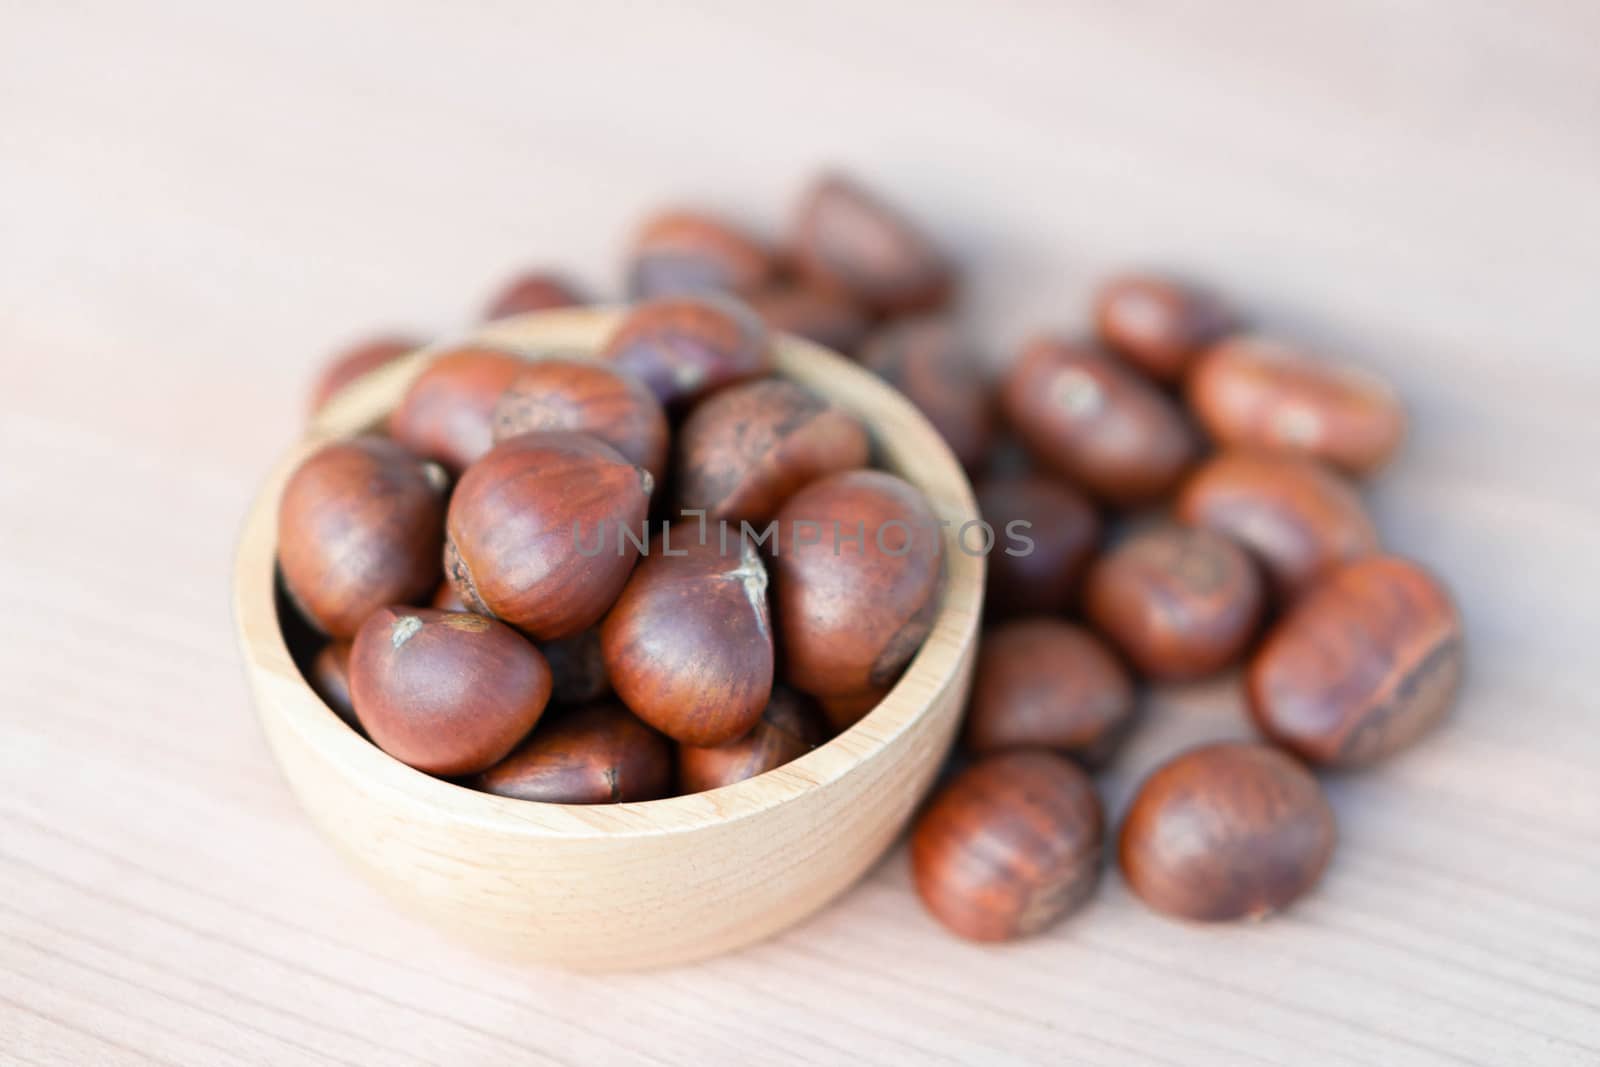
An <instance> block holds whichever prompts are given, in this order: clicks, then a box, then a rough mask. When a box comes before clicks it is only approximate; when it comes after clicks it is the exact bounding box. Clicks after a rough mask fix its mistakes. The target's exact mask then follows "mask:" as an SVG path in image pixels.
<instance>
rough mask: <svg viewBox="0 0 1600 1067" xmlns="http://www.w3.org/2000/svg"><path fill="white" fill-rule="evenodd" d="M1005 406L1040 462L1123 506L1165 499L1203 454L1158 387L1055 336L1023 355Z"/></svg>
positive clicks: (1006, 393) (1003, 397) (1006, 389)
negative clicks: (1191, 464)
mask: <svg viewBox="0 0 1600 1067" xmlns="http://www.w3.org/2000/svg"><path fill="white" fill-rule="evenodd" d="M1001 404H1002V407H1003V408H1004V410H1005V413H1006V417H1007V418H1008V419H1009V421H1010V423H1011V426H1012V428H1013V429H1015V430H1016V432H1017V435H1018V436H1019V437H1021V438H1022V442H1023V444H1024V445H1026V446H1027V448H1028V450H1029V451H1030V452H1032V453H1033V455H1034V457H1035V458H1036V459H1037V460H1038V461H1039V462H1040V463H1042V464H1043V465H1045V466H1046V467H1049V468H1051V469H1053V470H1055V471H1057V472H1058V473H1060V474H1063V475H1065V476H1066V477H1068V478H1070V479H1072V481H1073V482H1074V483H1075V484H1077V485H1080V486H1082V487H1083V488H1084V489H1087V490H1088V491H1089V492H1090V493H1093V494H1094V495H1095V496H1097V497H1101V498H1102V499H1104V500H1106V501H1108V502H1110V503H1112V504H1115V505H1118V506H1121V507H1131V506H1135V505H1139V504H1148V503H1150V502H1152V501H1154V500H1155V499H1157V498H1158V497H1160V496H1162V495H1163V494H1165V493H1166V492H1167V491H1168V490H1170V489H1171V488H1172V487H1173V486H1174V485H1176V484H1177V482H1178V479H1179V478H1181V477H1182V476H1183V473H1184V471H1185V470H1186V469H1187V468H1188V466H1189V464H1190V463H1192V462H1193V461H1194V458H1195V455H1196V453H1197V451H1198V445H1199V441H1198V438H1197V435H1196V433H1195V431H1194V429H1193V427H1191V426H1190V425H1189V421H1188V420H1187V419H1186V418H1185V417H1184V415H1183V413H1182V412H1181V411H1180V410H1179V409H1178V406H1177V405H1176V404H1174V403H1173V402H1172V401H1171V400H1170V399H1168V398H1167V396H1166V395H1165V394H1163V393H1162V392H1161V391H1160V390H1159V389H1157V388H1156V387H1155V386H1153V385H1151V384H1150V383H1149V382H1147V381H1146V380H1144V379H1143V378H1141V377H1140V376H1139V375H1137V374H1136V373H1134V372H1133V371H1131V370H1128V369H1127V368H1126V367H1124V366H1122V365H1121V364H1120V363H1118V362H1117V361H1116V360H1114V359H1111V358H1110V357H1108V356H1104V355H1101V354H1100V353H1098V352H1095V351H1093V350H1091V349H1088V348H1084V347H1082V346H1079V345H1074V344H1069V343H1067V342H1064V341H1057V340H1054V339H1052V338H1041V339H1039V340H1036V341H1034V342H1033V343H1032V344H1030V345H1028V347H1027V348H1026V349H1024V351H1023V353H1022V358H1021V359H1020V360H1018V361H1017V363H1016V365H1015V366H1014V367H1012V368H1011V372H1010V374H1009V375H1007V377H1006V380H1005V384H1004V387H1003V388H1002V390H1001Z"/></svg>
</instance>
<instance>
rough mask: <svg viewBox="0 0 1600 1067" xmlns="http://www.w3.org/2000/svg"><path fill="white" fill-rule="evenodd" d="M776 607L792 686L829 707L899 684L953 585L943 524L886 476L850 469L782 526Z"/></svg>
mask: <svg viewBox="0 0 1600 1067" xmlns="http://www.w3.org/2000/svg"><path fill="white" fill-rule="evenodd" d="M776 522H777V524H778V530H777V535H776V536H777V539H778V540H777V549H776V551H775V552H774V558H773V567H774V570H775V590H776V595H775V602H776V604H777V614H778V630H779V635H780V639H781V643H782V646H783V649H784V664H785V671H786V676H787V678H788V681H789V683H790V684H791V685H793V686H794V687H795V688H797V689H801V690H803V691H805V692H807V693H810V694H812V695H813V696H816V697H818V698H821V699H823V700H824V702H825V703H826V702H827V701H829V700H837V699H839V698H854V697H861V696H865V695H867V694H870V693H872V692H874V691H879V690H883V689H885V688H886V687H888V686H890V685H892V684H893V683H894V681H895V679H896V678H898V677H899V675H900V672H901V670H902V669H903V668H904V667H905V665H906V664H907V663H908V662H909V661H910V659H911V657H912V656H913V655H915V654H916V652H917V649H919V648H920V647H922V643H923V641H924V640H926V638H927V636H928V633H929V631H930V630H931V629H932V626H933V620H934V617H935V615H936V614H937V613H938V610H939V604H940V595H941V592H942V590H943V587H944V541H943V538H942V537H941V536H940V526H939V520H938V516H936V515H935V514H934V512H933V509H932V508H931V507H930V506H929V505H928V501H927V498H925V497H924V496H923V495H922V494H921V493H920V492H919V491H918V490H917V489H916V488H915V487H913V486H912V485H910V484H908V483H907V482H905V481H903V480H902V479H900V478H897V477H895V476H894V475H892V474H887V473H885V472H883V471H846V472H844V473H842V474H834V475H830V476H829V477H827V478H823V479H821V480H820V481H816V482H813V483H812V484H810V485H808V486H807V487H806V488H804V489H802V490H800V492H798V493H796V494H795V495H794V496H792V497H790V498H789V502H788V503H787V504H785V505H784V506H783V507H782V509H780V510H779V512H778V516H777V519H776Z"/></svg>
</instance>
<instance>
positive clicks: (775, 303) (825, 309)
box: [746, 281, 870, 356]
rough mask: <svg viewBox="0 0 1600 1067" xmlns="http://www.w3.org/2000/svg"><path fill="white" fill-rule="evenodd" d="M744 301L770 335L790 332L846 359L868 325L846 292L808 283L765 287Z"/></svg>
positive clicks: (864, 313) (856, 346) (863, 336)
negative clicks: (840, 354) (759, 317)
mask: <svg viewBox="0 0 1600 1067" xmlns="http://www.w3.org/2000/svg"><path fill="white" fill-rule="evenodd" d="M746 299H747V300H748V301H749V303H750V308H751V310H753V311H754V312H755V313H756V314H757V315H760V316H761V321H763V322H765V323H766V324H767V329H769V330H771V331H772V332H773V333H792V334H794V335H796V336H797V337H804V338H805V339H806V340H808V341H815V342H816V343H817V344H819V345H821V346H822V347H824V348H829V349H832V350H833V351H835V352H839V353H842V354H843V355H846V356H853V355H855V353H856V350H857V349H858V348H860V347H861V342H862V340H863V339H865V337H866V336H867V328H868V326H869V325H870V323H869V322H868V320H867V315H866V312H864V311H862V310H861V306H860V305H859V304H857V303H856V302H855V301H854V300H852V299H851V298H850V295H849V294H848V293H844V292H840V291H839V290H837V289H829V288H827V287H825V286H821V285H814V284H811V283H809V282H804V281H799V282H790V283H787V284H781V285H774V286H769V287H767V288H765V289H762V290H760V291H759V292H755V293H751V294H750V295H749V296H748V297H747V298H746Z"/></svg>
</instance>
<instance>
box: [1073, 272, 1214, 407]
mask: <svg viewBox="0 0 1600 1067" xmlns="http://www.w3.org/2000/svg"><path fill="white" fill-rule="evenodd" d="M1094 321H1095V329H1096V331H1097V332H1098V333H1099V335H1100V339H1101V340H1102V341H1104V342H1105V344H1106V346H1107V347H1108V348H1110V349H1111V350H1112V351H1114V352H1116V353H1117V355H1119V356H1121V357H1122V358H1123V359H1125V360H1127V361H1128V362H1129V363H1131V364H1133V365H1134V366H1135V367H1138V368H1139V369H1140V370H1142V371H1143V372H1144V373H1146V374H1148V375H1149V376H1150V377H1152V378H1154V379H1156V380H1157V381H1161V382H1175V381H1177V380H1178V379H1179V378H1180V377H1182V376H1183V373H1184V372H1185V371H1186V370H1188V368H1189V366H1190V364H1191V363H1192V362H1193V361H1194V360H1195V359H1196V357H1198V356H1199V355H1200V353H1201V352H1202V351H1203V350H1204V349H1205V348H1206V346H1207V345H1210V344H1211V343H1212V342H1214V341H1217V340H1219V339H1220V338H1222V337H1223V336H1225V335H1226V334H1228V333H1231V332H1232V331H1233V330H1234V329H1235V327H1236V326H1237V325H1238V322H1237V319H1236V318H1235V317H1234V314H1233V312H1232V311H1231V310H1230V309H1229V308H1228V306H1227V305H1226V304H1225V303H1223V302H1222V301H1221V300H1220V299H1218V298H1217V296H1216V294H1214V293H1211V292H1208V291H1207V290H1205V289H1201V288H1199V287H1198V286H1194V285H1189V284H1186V283H1184V282H1180V281H1176V280H1174V279H1172V278H1163V277H1158V276H1156V275H1152V274H1127V275H1123V276H1122V277H1119V278H1113V279H1112V280H1111V281H1109V282H1107V283H1106V284H1105V285H1104V286H1102V287H1101V288H1100V291H1099V293H1097V294H1096V295H1095V299H1094Z"/></svg>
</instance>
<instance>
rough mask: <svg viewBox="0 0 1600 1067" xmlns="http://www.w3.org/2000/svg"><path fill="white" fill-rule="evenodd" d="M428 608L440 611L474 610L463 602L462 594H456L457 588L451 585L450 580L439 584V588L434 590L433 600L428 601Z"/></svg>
mask: <svg viewBox="0 0 1600 1067" xmlns="http://www.w3.org/2000/svg"><path fill="white" fill-rule="evenodd" d="M428 606H429V607H430V608H437V609H439V610H440V611H471V610H472V609H471V608H469V607H467V606H466V605H465V604H463V603H462V602H461V594H460V593H458V592H456V587H455V586H454V585H452V584H451V583H450V579H448V578H446V579H445V580H444V581H442V582H440V583H439V588H438V589H436V590H434V592H433V599H432V600H430V601H428Z"/></svg>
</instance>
